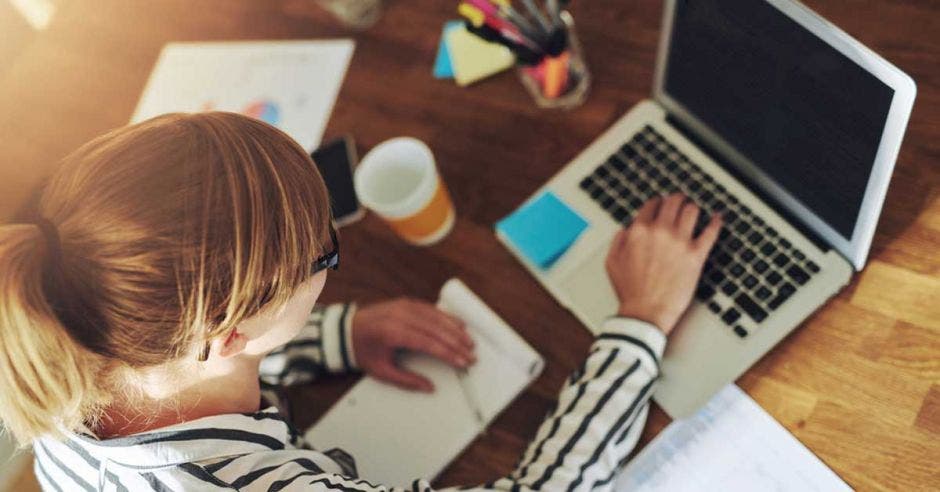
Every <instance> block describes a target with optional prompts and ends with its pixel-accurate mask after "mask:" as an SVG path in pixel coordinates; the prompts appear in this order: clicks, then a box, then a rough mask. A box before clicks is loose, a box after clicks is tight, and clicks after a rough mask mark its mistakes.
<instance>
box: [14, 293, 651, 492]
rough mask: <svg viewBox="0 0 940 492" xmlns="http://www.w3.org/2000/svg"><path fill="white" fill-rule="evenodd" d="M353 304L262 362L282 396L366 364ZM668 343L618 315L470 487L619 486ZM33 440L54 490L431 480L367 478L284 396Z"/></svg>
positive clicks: (320, 486) (307, 486)
mask: <svg viewBox="0 0 940 492" xmlns="http://www.w3.org/2000/svg"><path fill="white" fill-rule="evenodd" d="M352 309H354V307H352V306H351V305H344V304H336V305H331V306H328V307H318V308H317V309H316V310H314V312H313V313H312V314H311V316H310V319H309V322H308V323H306V325H305V327H304V329H303V330H302V332H301V333H300V334H299V335H298V337H297V338H295V339H294V340H293V341H291V342H290V343H288V344H287V345H285V346H284V347H283V348H281V349H279V350H277V351H276V352H274V353H272V354H270V355H269V356H268V357H267V358H266V359H265V360H264V361H263V362H262V364H261V383H262V388H263V393H264V394H265V395H266V396H267V397H268V398H270V397H271V395H273V394H274V392H275V391H276V389H277V388H278V387H282V386H283V385H290V384H297V383H305V382H309V381H313V380H314V379H316V377H317V376H318V375H320V374H323V373H325V372H344V371H351V370H355V369H356V368H357V365H356V361H355V358H354V357H353V352H352V346H351V343H350V342H351V340H350V320H351V318H352ZM665 343H666V339H665V337H664V336H663V334H662V333H661V332H660V331H659V330H657V329H656V328H655V327H654V326H652V325H650V324H647V323H644V322H641V321H637V320H632V319H625V318H611V319H609V320H607V321H606V323H605V325H604V326H603V329H602V331H601V333H600V334H599V335H598V337H597V339H596V340H595V342H594V344H593V346H592V348H591V351H590V353H589V354H588V356H587V358H586V359H585V361H584V363H583V364H582V365H581V367H580V368H579V369H578V370H576V371H575V372H574V373H573V374H572V375H571V376H570V377H569V378H568V379H567V380H566V381H565V384H564V385H563V387H562V389H561V392H560V393H559V395H558V402H557V404H556V405H555V406H554V408H553V409H552V410H551V411H550V412H549V413H548V415H547V416H546V417H545V420H544V421H543V422H542V424H541V426H540V428H539V429H538V432H537V433H536V435H535V438H534V440H533V441H532V443H531V444H530V445H529V446H528V449H527V450H526V451H525V453H524V454H523V455H522V457H521V458H520V460H519V462H518V465H517V466H516V468H515V469H514V470H513V471H512V472H511V473H509V474H508V475H506V476H504V477H501V478H498V479H496V480H493V481H491V482H488V483H486V484H481V485H476V486H471V487H463V488H473V489H480V490H506V491H516V490H552V491H554V490H559V491H560V490H588V489H598V490H604V489H609V487H610V484H611V482H612V480H613V478H614V477H615V475H616V473H617V471H618V470H619V468H620V467H621V466H622V465H623V464H624V462H625V461H626V459H627V456H628V455H629V453H630V451H631V450H632V449H633V447H634V445H635V444H636V442H637V440H638V439H639V436H640V432H641V431H642V427H643V424H644V423H645V421H646V415H647V410H648V402H649V398H650V395H651V394H652V392H653V384H654V382H655V381H656V379H657V377H658V375H659V361H660V359H661V357H662V353H663V349H664V346H665ZM350 432H355V429H350ZM33 449H34V452H35V456H36V460H35V464H34V468H35V472H36V476H37V478H38V479H39V482H40V484H41V485H42V487H43V489H44V490H47V491H82V490H84V491H97V490H107V491H112V490H115V491H125V490H132V491H138V490H154V491H159V492H162V491H179V490H246V491H261V490H266V491H299V490H305V491H307V490H353V491H362V492H369V491H380V490H413V491H429V490H431V485H430V484H429V483H428V482H427V481H426V480H424V479H416V480H415V481H414V482H413V483H411V484H393V485H395V486H394V487H393V486H386V485H383V484H378V483H374V482H372V481H370V479H369V477H359V476H358V474H357V472H356V466H355V461H354V459H353V457H351V456H349V455H348V454H347V453H345V452H343V451H342V450H340V449H325V450H324V449H317V443H315V442H313V443H307V442H305V441H304V439H303V437H302V436H301V434H300V433H299V432H298V431H297V430H296V429H295V428H294V427H293V426H292V425H291V424H290V422H289V421H288V419H287V418H285V417H284V416H283V414H282V413H281V412H280V411H279V410H278V407H277V406H276V405H272V406H269V407H267V408H264V409H262V410H260V411H258V412H256V413H249V414H226V415H216V416H211V417H204V418H200V419H196V420H192V421H189V422H185V423H181V424H177V425H172V426H169V427H163V428H160V429H155V430H152V431H148V432H143V433H140V434H134V435H130V436H126V437H116V438H111V439H105V440H99V439H96V438H95V437H94V436H92V435H91V434H88V433H84V434H79V433H67V436H66V439H64V440H56V439H52V438H41V439H38V440H36V441H35V442H34V445H33ZM403 452H406V450H403ZM399 486H403V487H399Z"/></svg>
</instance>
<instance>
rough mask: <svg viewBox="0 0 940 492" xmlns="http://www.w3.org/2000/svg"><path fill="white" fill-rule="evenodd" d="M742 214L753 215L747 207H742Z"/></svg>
mask: <svg viewBox="0 0 940 492" xmlns="http://www.w3.org/2000/svg"><path fill="white" fill-rule="evenodd" d="M741 212H743V213H744V215H751V209H750V208H748V206H747V205H741Z"/></svg>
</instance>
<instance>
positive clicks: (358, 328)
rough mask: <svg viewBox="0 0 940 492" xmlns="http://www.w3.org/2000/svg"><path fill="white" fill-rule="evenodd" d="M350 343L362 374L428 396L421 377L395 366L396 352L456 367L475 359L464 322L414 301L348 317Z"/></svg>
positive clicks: (427, 386) (395, 302)
mask: <svg viewBox="0 0 940 492" xmlns="http://www.w3.org/2000/svg"><path fill="white" fill-rule="evenodd" d="M352 340H353V350H354V352H355V356H356V361H357V362H358V364H359V367H361V368H362V370H363V371H365V372H367V373H369V374H370V375H372V376H373V377H375V378H376V379H380V380H382V381H387V382H389V383H392V384H394V385H396V386H400V387H402V388H405V389H411V390H420V391H427V392H430V391H433V390H434V387H433V385H432V384H431V382H430V381H428V379H427V378H425V377H424V376H421V375H419V374H415V373H413V372H411V371H407V370H404V369H402V368H401V367H399V365H398V362H397V360H396V357H397V355H398V352H399V351H401V350H410V351H413V352H421V353H425V354H429V355H432V356H434V357H437V358H438V359H440V360H442V361H444V362H446V363H448V364H450V365H452V366H454V367H456V368H465V367H467V366H469V365H470V364H473V363H474V362H475V361H476V356H474V355H473V340H471V339H470V336H469V335H467V331H466V328H465V327H464V324H463V322H462V321H460V320H459V319H457V318H455V317H453V316H451V315H449V314H447V313H444V312H441V311H439V310H438V309H436V308H435V307H434V306H432V305H431V304H428V303H426V302H424V301H419V300H415V299H407V298H401V299H396V300H392V301H386V302H381V303H378V304H373V305H370V306H366V307H363V308H360V309H359V310H358V311H356V314H355V315H354V316H353V320H352Z"/></svg>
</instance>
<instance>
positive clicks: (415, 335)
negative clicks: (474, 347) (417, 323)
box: [393, 330, 473, 369]
mask: <svg viewBox="0 0 940 492" xmlns="http://www.w3.org/2000/svg"><path fill="white" fill-rule="evenodd" d="M393 343H394V344H395V346H396V347H400V348H404V349H408V350H411V351H414V352H421V353H425V354H428V355H430V356H432V357H434V358H437V359H440V360H441V361H443V362H444V363H446V364H449V365H451V366H454V367H456V368H458V369H461V368H464V367H467V366H469V365H470V364H471V363H472V362H473V359H472V355H470V356H468V355H467V354H466V353H465V352H464V351H463V350H460V349H455V348H453V347H452V346H449V345H447V344H445V343H444V342H441V341H440V340H438V339H437V338H435V337H433V336H431V335H430V334H428V333H427V332H425V331H419V330H407V331H402V332H399V334H398V338H397V339H396V340H394V341H393Z"/></svg>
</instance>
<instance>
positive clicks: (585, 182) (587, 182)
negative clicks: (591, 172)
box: [578, 176, 594, 190]
mask: <svg viewBox="0 0 940 492" xmlns="http://www.w3.org/2000/svg"><path fill="white" fill-rule="evenodd" d="M592 184H594V180H593V179H591V177H590V176H588V177H586V178H584V179H582V180H581V183H580V184H579V185H578V186H580V187H581V189H582V190H589V189H590V188H591V185H592Z"/></svg>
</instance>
